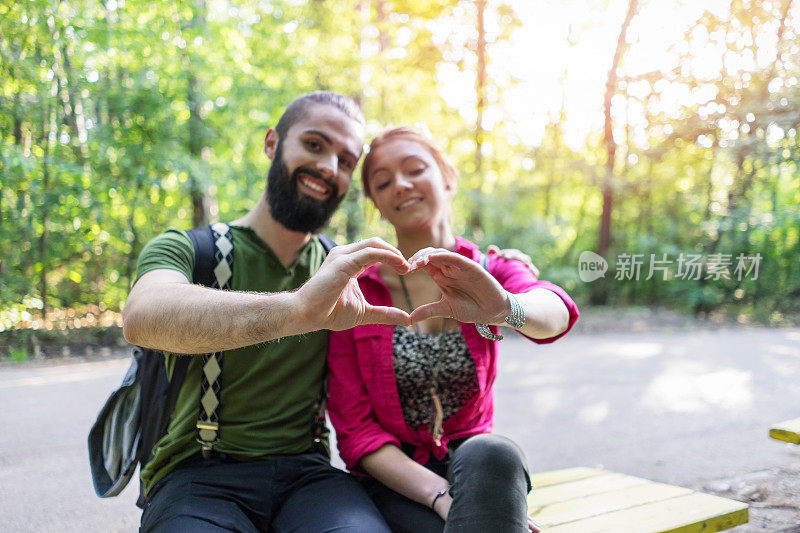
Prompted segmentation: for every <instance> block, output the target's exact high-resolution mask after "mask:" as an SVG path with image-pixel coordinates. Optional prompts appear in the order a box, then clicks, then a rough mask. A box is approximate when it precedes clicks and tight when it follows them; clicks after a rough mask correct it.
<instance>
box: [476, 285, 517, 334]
mask: <svg viewBox="0 0 800 533" xmlns="http://www.w3.org/2000/svg"><path fill="white" fill-rule="evenodd" d="M506 295H507V296H508V301H509V303H511V314H510V315H508V316H507V317H505V318H504V319H503V320H505V322H506V324H508V325H509V326H511V327H512V328H514V329H521V328H522V326H524V325H525V310H524V309H523V308H522V304H520V303H519V300H517V297H516V296H514V295H513V294H511V293H510V292H508V291H506ZM475 329H477V330H478V334H480V336H481V337H483V338H484V339H489V340H490V341H501V340H503V336H502V335H499V334H497V333H492V331H491V330H490V329H489V326H488V324H475Z"/></svg>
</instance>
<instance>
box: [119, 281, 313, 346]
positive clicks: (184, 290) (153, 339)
mask: <svg viewBox="0 0 800 533" xmlns="http://www.w3.org/2000/svg"><path fill="white" fill-rule="evenodd" d="M296 304H297V302H296V300H295V298H294V296H293V293H286V292H284V293H271V294H267V293H249V292H234V291H221V290H215V289H209V288H206V287H201V286H199V285H191V284H188V283H176V282H154V283H148V284H147V285H146V286H143V287H134V289H133V290H132V291H131V296H130V298H129V299H128V303H127V304H126V305H125V310H124V312H123V324H124V325H123V333H124V335H125V338H126V339H127V340H128V342H131V343H133V344H136V345H139V346H144V347H147V348H152V349H158V350H164V351H168V352H173V353H183V354H197V353H208V352H216V351H221V350H231V349H234V348H241V347H242V346H250V345H253V344H258V343H261V342H266V341H269V340H272V339H277V338H280V337H286V336H290V335H296V334H299V333H306V332H308V331H312V330H313V329H315V328H313V327H311V326H309V325H308V324H304V321H303V320H302V317H301V316H300V311H301V310H300V309H299V308H298V306H297V305H296Z"/></svg>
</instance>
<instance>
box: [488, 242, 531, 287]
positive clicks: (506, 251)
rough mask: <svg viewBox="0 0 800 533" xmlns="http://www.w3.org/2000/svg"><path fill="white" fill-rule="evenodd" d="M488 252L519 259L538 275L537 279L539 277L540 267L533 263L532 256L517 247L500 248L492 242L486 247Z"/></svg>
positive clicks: (510, 258)
mask: <svg viewBox="0 0 800 533" xmlns="http://www.w3.org/2000/svg"><path fill="white" fill-rule="evenodd" d="M486 253H487V254H489V255H497V256H498V257H502V258H503V259H505V260H507V261H519V262H521V263H523V264H524V265H525V266H526V267H528V270H530V271H531V272H533V275H534V276H536V279H539V269H538V268H536V265H534V264H533V260H532V259H531V256H529V255H528V254H526V253H525V252H523V251H521V250H517V249H516V248H503V249H500V248H498V247H497V246H495V245H494V244H490V245H489V247H488V248H487V249H486Z"/></svg>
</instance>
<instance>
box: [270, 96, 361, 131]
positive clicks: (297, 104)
mask: <svg viewBox="0 0 800 533" xmlns="http://www.w3.org/2000/svg"><path fill="white" fill-rule="evenodd" d="M315 104H322V105H330V106H333V107H335V108H336V109H338V110H339V111H341V112H342V113H344V114H345V115H347V116H348V117H350V118H351V119H353V120H355V121H356V122H358V123H359V124H361V125H363V124H364V123H365V120H364V114H363V113H362V112H361V107H360V106H359V105H358V104H357V103H356V102H355V100H353V99H352V98H350V97H347V96H345V95H343V94H339V93H335V92H332V91H314V92H313V93H308V94H304V95H303V96H299V97H297V98H295V99H294V100H293V101H292V103H291V104H289V105H288V107H287V108H286V110H285V111H284V112H283V115H281V118H280V120H278V125H277V126H275V131H277V132H278V137H279V138H281V139H285V138H286V133H287V132H288V131H289V128H291V127H292V126H293V125H294V124H295V122H297V121H299V120H302V119H303V118H304V117H305V116H306V113H308V109H309V107H311V106H312V105H315Z"/></svg>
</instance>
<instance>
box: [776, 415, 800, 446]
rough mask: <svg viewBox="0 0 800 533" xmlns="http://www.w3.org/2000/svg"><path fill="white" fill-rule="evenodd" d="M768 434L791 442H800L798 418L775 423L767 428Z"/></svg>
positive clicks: (799, 421)
mask: <svg viewBox="0 0 800 533" xmlns="http://www.w3.org/2000/svg"><path fill="white" fill-rule="evenodd" d="M769 436H770V437H772V438H773V439H777V440H782V441H785V442H791V443H792V444H800V418H795V419H794V420H787V421H786V422H781V423H780V424H775V426H773V427H771V428H770V429H769Z"/></svg>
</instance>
